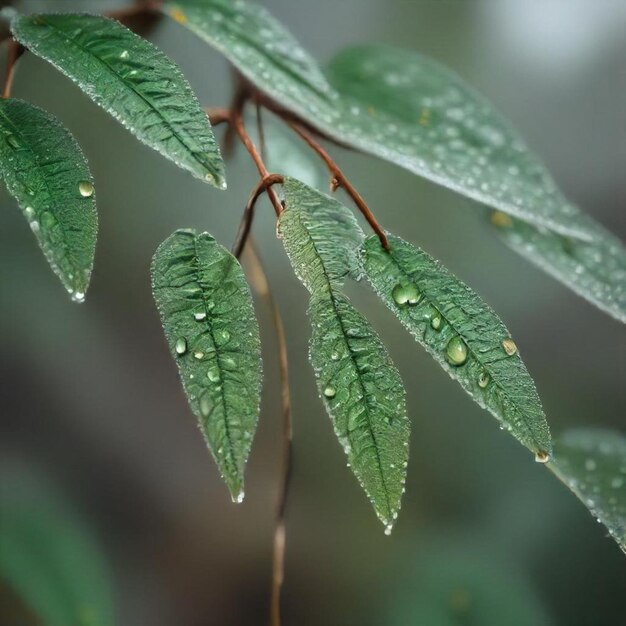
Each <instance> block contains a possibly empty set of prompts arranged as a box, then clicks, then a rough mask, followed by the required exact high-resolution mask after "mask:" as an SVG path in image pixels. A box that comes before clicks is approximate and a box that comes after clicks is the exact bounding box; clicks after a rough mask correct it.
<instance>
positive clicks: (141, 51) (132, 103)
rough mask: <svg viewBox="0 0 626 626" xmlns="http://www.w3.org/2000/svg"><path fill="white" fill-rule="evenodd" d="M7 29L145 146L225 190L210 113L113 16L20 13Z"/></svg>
mask: <svg viewBox="0 0 626 626" xmlns="http://www.w3.org/2000/svg"><path fill="white" fill-rule="evenodd" d="M11 29H12V31H13V34H14V36H15V37H16V39H17V40H18V41H19V42H20V43H21V44H23V45H24V46H26V47H27V48H28V49H29V50H31V51H32V52H34V53H35V54H37V55H38V56H40V57H42V58H44V59H46V60H47V61H49V62H50V63H52V64H53V65H54V66H55V67H57V68H58V69H59V70H60V71H61V72H63V73H64V74H65V75H67V76H69V78H71V79H72V80H73V81H74V82H75V83H76V84H77V85H78V86H79V87H80V88H81V89H82V91H84V92H85V93H86V94H87V95H88V96H89V97H90V98H91V99H92V100H93V101H94V102H95V103H96V104H98V105H100V106H101V107H102V108H103V109H105V110H106V111H108V112H109V113H110V114H111V115H112V116H113V117H115V118H116V119H117V120H118V121H120V122H121V123H122V124H123V125H124V126H125V127H126V128H128V130H130V131H131V132H132V133H133V134H134V135H135V136H136V137H137V138H138V139H139V140H141V141H142V142H143V143H145V144H147V145H148V146H150V147H151V148H154V149H155V150H158V151H159V152H160V153H161V154H162V155H163V156H165V157H166V158H168V159H170V160H171V161H173V162H174V163H176V165H178V166H179V167H182V168H183V169H186V170H188V171H190V172H191V173H192V174H193V175H194V176H196V177H198V178H201V179H202V180H205V181H207V182H210V183H211V184H213V185H215V186H217V187H220V188H222V189H223V188H225V187H226V183H225V179H224V164H223V161H222V158H221V156H220V152H219V148H218V146H217V143H216V142H215V138H214V136H213V131H212V130H211V125H210V123H209V121H208V118H207V116H206V115H205V113H204V111H203V110H202V108H201V106H200V104H199V102H198V100H197V98H196V96H195V94H194V93H193V91H192V89H191V87H190V85H189V83H188V82H187V80H186V79H185V77H184V76H183V74H182V72H181V71H180V69H179V67H178V66H177V65H176V64H175V63H174V62H173V61H172V60H171V59H169V58H168V57H167V56H166V55H165V54H163V53H162V52H161V51H160V50H158V49H157V48H156V47H155V46H153V45H152V44H151V43H150V42H149V41H146V40H145V39H142V38H141V37H139V36H138V35H135V34H134V33H133V32H132V31H130V30H128V29H127V28H125V27H124V26H122V25H121V24H120V23H119V22H116V21H115V20H112V19H108V18H106V17H102V16H97V15H86V14H42V15H22V16H18V17H16V18H15V19H14V20H13V22H12V24H11Z"/></svg>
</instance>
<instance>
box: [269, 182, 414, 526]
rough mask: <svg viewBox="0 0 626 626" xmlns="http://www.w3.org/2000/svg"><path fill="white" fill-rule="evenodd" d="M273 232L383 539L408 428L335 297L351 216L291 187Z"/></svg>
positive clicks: (350, 262)
mask: <svg viewBox="0 0 626 626" xmlns="http://www.w3.org/2000/svg"><path fill="white" fill-rule="evenodd" d="M284 195H285V201H286V202H285V207H286V208H285V210H284V211H283V213H282V214H281V216H280V221H279V232H280V234H281V236H282V238H283V243H284V245H285V249H286V251H287V255H288V256H289V259H290V261H291V264H292V266H293V267H294V270H295V272H296V274H297V275H298V277H299V278H300V280H301V281H302V282H303V284H304V285H305V286H306V288H307V289H308V290H309V291H310V292H311V302H310V306H309V311H308V313H309V317H310V320H311V325H312V329H313V333H312V337H311V342H310V350H309V357H310V360H311V363H312V365H313V369H314V371H315V377H316V380H317V386H318V390H319V393H320V397H321V398H322V400H323V402H324V405H325V407H326V410H327V412H328V414H329V416H330V418H331V421H332V423H333V427H334V429H335V434H336V435H337V438H338V439H339V442H340V444H341V445H342V447H343V449H344V451H345V453H346V455H347V457H348V463H349V464H350V467H351V469H352V471H353V473H354V474H355V475H356V477H357V479H358V480H359V482H360V483H361V485H362V487H363V489H364V490H365V492H366V494H367V495H368V497H369V499H370V501H371V503H372V505H373V506H374V509H375V511H376V513H377V515H378V517H379V518H380V520H381V521H382V522H383V523H384V524H385V526H386V527H387V529H388V530H389V531H390V530H391V526H392V525H393V522H394V520H395V519H396V517H397V514H398V510H399V508H400V501H401V498H402V493H403V491H404V487H403V485H404V481H405V478H406V466H407V461H408V441H409V421H408V418H407V415H406V407H405V400H404V387H403V385H402V380H401V378H400V375H399V373H398V371H397V370H396V368H395V367H394V365H393V363H392V361H391V358H390V357H389V355H388V353H387V351H386V349H385V347H384V345H383V344H382V342H381V340H380V339H379V337H378V335H377V334H376V332H375V331H374V330H373V329H372V327H371V326H370V324H369V323H368V321H367V320H366V319H365V318H364V317H363V316H362V315H361V314H360V313H359V312H358V311H357V310H356V309H355V308H354V307H353V306H352V304H351V303H350V302H349V300H348V299H347V298H346V297H345V296H344V295H343V294H341V293H340V292H339V289H340V287H341V284H342V282H343V278H344V277H345V275H346V274H347V273H348V272H350V271H351V270H352V269H353V268H354V263H355V262H356V258H355V249H356V246H358V244H359V242H360V241H361V240H362V232H361V231H360V229H359V228H358V226H357V224H356V221H355V220H354V217H353V216H352V214H351V213H350V212H349V211H348V209H346V208H345V207H343V206H342V205H340V204H339V203H338V202H336V201H335V200H333V199H332V198H329V197H328V196H326V195H324V194H322V193H320V192H318V191H316V190H314V189H311V188H309V187H307V186H306V185H304V184H302V183H299V182H297V181H293V180H290V179H288V180H286V181H285V186H284Z"/></svg>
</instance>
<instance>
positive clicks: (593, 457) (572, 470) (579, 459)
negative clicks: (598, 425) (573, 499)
mask: <svg viewBox="0 0 626 626" xmlns="http://www.w3.org/2000/svg"><path fill="white" fill-rule="evenodd" d="M548 467H549V468H550V469H551V470H552V471H553V472H554V474H556V476H557V477H558V478H559V479H560V480H562V481H563V482H564V483H565V484H566V485H567V486H568V487H569V488H570V489H571V490H572V491H573V492H574V493H575V494H576V496H578V498H579V499H580V501H581V502H582V503H583V504H584V505H585V506H586V507H587V508H588V509H589V511H591V514H592V515H593V516H594V517H595V518H596V519H597V520H598V521H599V522H602V523H603V524H604V525H605V526H606V527H607V528H608V530H609V532H610V533H611V536H612V537H613V539H615V541H617V543H618V545H619V547H620V548H621V549H622V551H623V552H626V438H624V436H623V435H621V434H619V433H616V432H611V431H607V430H600V429H576V430H570V431H567V432H566V433H564V434H563V435H562V436H561V437H558V438H557V439H556V440H555V442H554V460H553V461H552V462H551V463H550V464H549V465H548Z"/></svg>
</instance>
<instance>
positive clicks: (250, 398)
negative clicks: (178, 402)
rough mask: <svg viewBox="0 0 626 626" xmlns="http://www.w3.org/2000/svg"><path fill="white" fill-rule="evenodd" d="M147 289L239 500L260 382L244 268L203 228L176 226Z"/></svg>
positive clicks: (211, 446) (196, 409) (197, 411)
mask: <svg viewBox="0 0 626 626" xmlns="http://www.w3.org/2000/svg"><path fill="white" fill-rule="evenodd" d="M152 290H153V293H154V298H155V301H156V304H157V307H158V309H159V312H160V314H161V321H162V323H163V329H164V331H165V336H166V338H167V342H168V344H169V346H170V352H171V353H172V356H173V357H174V359H175V361H176V364H177V366H178V370H179V373H180V378H181V381H182V383H183V387H184V389H185V393H186V394H187V399H188V400H189V405H190V407H191V409H192V411H193V412H194V414H195V415H196V416H197V418H198V420H199V423H200V430H201V431H202V433H203V435H204V437H205V439H206V442H207V444H208V446H209V449H210V450H211V452H212V453H213V456H214V458H215V460H216V462H217V464H218V466H219V468H220V471H221V473H222V476H223V477H224V480H225V481H226V484H227V485H228V488H229V490H230V492H231V495H232V497H233V500H235V501H238V502H240V501H241V500H242V498H243V493H244V492H243V487H244V478H243V475H244V468H245V465H246V461H247V458H248V454H249V452H250V447H251V445H252V438H253V436H254V432H255V430H256V425H257V420H258V414H259V404H260V389H261V348H260V340H259V329H258V324H257V321H256V318H255V315H254V308H253V304H252V297H251V295H250V290H249V288H248V284H247V283H246V279H245V276H244V274H243V270H242V269H241V266H240V265H239V262H238V261H237V259H235V257H234V256H232V255H231V254H230V252H228V250H226V249H225V248H224V247H223V246H221V245H219V244H218V243H217V242H216V241H215V239H213V237H211V236H210V235H209V234H208V233H203V234H200V235H196V234H195V232H193V231H188V230H179V231H176V232H175V233H174V234H173V235H171V236H170V237H169V238H168V239H166V240H165V241H164V242H163V243H162V244H161V245H160V246H159V248H158V249H157V251H156V253H155V255H154V258H153V262H152Z"/></svg>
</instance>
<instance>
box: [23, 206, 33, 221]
mask: <svg viewBox="0 0 626 626" xmlns="http://www.w3.org/2000/svg"><path fill="white" fill-rule="evenodd" d="M24 215H25V216H26V219H27V220H32V219H33V218H34V217H35V209H33V207H32V206H27V207H26V208H25V209H24Z"/></svg>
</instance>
